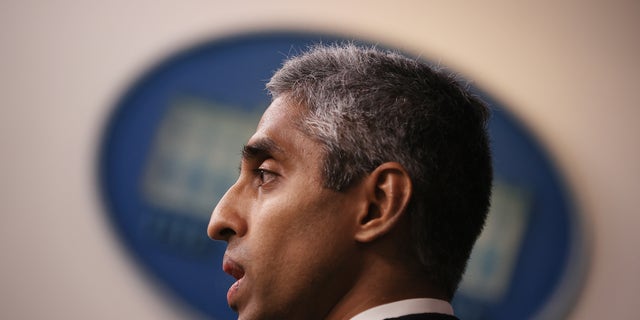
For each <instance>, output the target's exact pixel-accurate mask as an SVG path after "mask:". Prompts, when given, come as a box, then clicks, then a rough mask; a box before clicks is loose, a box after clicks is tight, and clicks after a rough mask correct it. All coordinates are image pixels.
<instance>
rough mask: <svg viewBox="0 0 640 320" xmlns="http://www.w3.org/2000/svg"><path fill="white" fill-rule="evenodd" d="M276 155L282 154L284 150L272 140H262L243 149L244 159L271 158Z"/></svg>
mask: <svg viewBox="0 0 640 320" xmlns="http://www.w3.org/2000/svg"><path fill="white" fill-rule="evenodd" d="M274 153H282V149H280V147H279V146H278V145H277V144H276V143H275V142H274V141H273V140H271V139H269V138H261V139H259V140H256V141H253V142H252V143H250V144H247V145H245V146H244V147H242V159H244V160H249V159H257V158H271V157H273V154H274Z"/></svg>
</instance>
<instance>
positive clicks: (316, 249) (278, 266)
mask: <svg viewBox="0 0 640 320" xmlns="http://www.w3.org/2000/svg"><path fill="white" fill-rule="evenodd" d="M299 111H300V109H299V107H298V106H293V105H290V104H288V103H286V102H285V101H283V100H282V99H276V100H274V101H273V103H272V104H271V106H270V107H269V108H268V109H267V110H266V111H265V113H264V115H263V117H262V119H261V120H260V123H259V125H258V128H257V130H256V133H255V134H254V135H253V136H252V137H251V138H250V139H249V142H248V143H247V146H246V147H245V149H244V151H243V157H242V163H241V169H240V176H239V178H238V180H237V182H236V183H235V184H234V185H233V186H232V187H231V188H230V189H229V190H228V191H227V193H226V194H225V196H224V197H223V198H222V199H221V200H220V202H219V203H218V205H217V206H216V208H215V210H214V211H213V214H212V216H211V221H210V223H209V227H208V234H209V236H210V237H211V238H214V239H218V240H225V241H227V242H228V246H227V250H226V253H225V257H224V262H223V269H224V270H225V272H227V273H229V274H231V275H232V276H233V277H234V278H236V279H237V280H238V281H237V282H236V283H234V284H233V285H232V286H231V288H230V289H229V292H228V294H227V301H228V303H229V305H230V306H231V308H233V309H234V310H236V311H237V312H238V313H239V318H240V319H287V318H289V319H313V318H324V316H326V314H327V312H329V311H330V310H331V308H332V307H333V306H334V305H335V304H336V303H337V302H338V301H339V300H340V299H341V298H342V297H343V296H344V295H345V294H346V292H347V291H348V289H349V288H350V286H351V285H352V283H353V281H354V278H355V276H354V272H355V270H356V269H357V263H356V262H354V261H355V258H354V256H355V249H356V242H355V240H354V239H353V237H352V233H353V228H354V225H355V222H356V221H355V218H354V217H355V214H353V212H354V210H356V204H354V201H350V199H351V200H353V199H352V198H351V194H350V192H353V191H347V192H343V193H340V192H335V191H332V190H329V189H326V188H324V187H323V186H322V185H323V184H322V181H323V180H322V178H321V165H322V159H323V155H322V149H321V145H320V144H319V143H318V142H316V141H314V140H312V139H310V138H309V137H307V136H305V135H304V134H303V133H302V132H301V131H299V130H298V129H297V126H296V125H297V124H298V123H300V121H301V120H300V113H299Z"/></svg>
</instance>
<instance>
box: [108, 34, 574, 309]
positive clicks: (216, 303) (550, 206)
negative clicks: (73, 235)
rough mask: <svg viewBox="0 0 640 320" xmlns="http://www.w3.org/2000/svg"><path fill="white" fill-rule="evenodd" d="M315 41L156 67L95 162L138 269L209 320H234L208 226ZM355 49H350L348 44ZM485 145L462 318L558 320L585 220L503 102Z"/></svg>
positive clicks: (205, 52)
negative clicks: (487, 180)
mask: <svg viewBox="0 0 640 320" xmlns="http://www.w3.org/2000/svg"><path fill="white" fill-rule="evenodd" d="M341 40H344V39H340V38H338V37H334V36H328V35H320V34H311V33H286V32H276V33H260V34H250V35H242V36H236V37H229V38H225V39H218V40H214V41H211V42H207V43H203V44H200V45H197V46H195V47H192V48H189V49H187V50H184V51H182V52H178V53H177V54H175V55H173V56H171V57H169V58H168V59H166V60H164V61H162V62H161V63H159V64H157V65H155V67H153V68H152V69H151V70H149V71H148V72H147V73H146V74H144V75H143V76H142V77H141V78H140V79H139V80H138V81H136V82H135V83H134V84H133V85H132V86H131V87H130V88H129V90H128V91H127V92H126V93H125V94H124V95H123V96H122V98H121V99H120V100H119V101H118V103H117V105H116V106H115V108H114V111H113V113H112V114H111V117H110V119H109V120H108V124H107V126H106V127H105V131H104V136H103V141H102V145H101V148H100V155H99V184H100V188H101V193H102V198H103V200H104V201H103V202H104V204H105V206H106V208H107V213H108V215H109V217H110V220H111V221H112V225H113V228H114V230H116V231H117V234H118V235H119V237H120V239H121V240H122V242H123V243H124V244H125V246H126V247H127V248H128V249H129V251H130V253H131V255H132V256H133V257H134V258H135V259H136V260H137V262H138V263H139V265H140V266H142V268H143V269H144V270H145V271H147V272H148V273H150V274H151V275H152V277H153V278H155V279H157V280H158V281H160V282H161V283H163V284H164V285H165V286H166V287H168V288H169V290H170V291H172V292H173V293H175V296H177V297H179V298H181V299H182V300H183V301H185V302H186V303H187V304H189V305H191V306H193V307H194V308H196V309H197V310H199V311H200V312H201V313H202V314H204V315H206V316H208V317H210V318H212V319H233V318H235V317H236V315H235V314H234V313H233V312H232V311H231V310H230V309H229V307H228V306H227V304H226V291H227V289H228V288H229V286H230V285H231V284H232V282H233V281H232V280H233V279H232V278H231V277H229V276H227V275H226V274H225V273H224V272H222V270H221V264H222V255H223V253H224V249H225V244H224V243H219V242H214V241H211V240H209V239H208V238H207V235H206V227H207V224H208V219H209V215H210V213H211V211H212V209H213V208H214V206H215V204H216V203H217V201H218V200H219V199H220V198H221V196H222V195H223V194H224V192H225V191H226V189H227V188H228V187H229V186H231V184H232V183H233V182H234V181H235V178H236V176H237V165H238V161H239V154H240V148H241V146H242V145H243V144H244V143H245V142H246V140H247V139H248V138H249V136H250V135H251V134H252V132H253V131H254V129H255V126H256V125H257V122H258V119H259V117H260V115H261V114H262V112H263V111H264V109H265V108H266V107H267V106H268V105H269V102H270V98H269V97H268V95H267V93H266V91H265V90H264V84H265V83H266V81H267V80H268V79H269V78H270V77H271V75H272V73H273V72H274V71H275V70H276V69H277V68H278V67H279V66H280V64H281V63H282V61H283V60H284V59H285V58H286V57H287V56H290V55H292V54H295V53H298V52H301V51H304V49H305V48H306V47H307V46H309V45H311V44H315V43H319V42H322V43H332V42H335V41H341ZM349 40H352V39H349ZM474 90H475V91H476V92H477V93H478V94H479V95H480V96H482V97H483V98H484V99H485V100H486V101H487V102H489V103H490V104H491V106H492V109H493V116H492V120H491V123H490V135H491V140H492V148H493V153H494V166H495V188H494V196H493V199H492V209H491V213H490V216H489V221H488V224H487V226H486V228H485V231H484V232H483V235H482V236H481V238H480V239H479V241H478V243H477V245H476V248H475V249H474V252H473V254H472V258H471V260H470V262H469V266H468V268H467V272H466V274H465V277H464V280H463V282H462V284H461V285H460V289H459V291H458V294H457V295H456V297H455V299H454V302H453V304H454V308H455V310H456V314H457V315H458V316H459V317H460V318H461V319H466V320H473V319H525V318H531V317H534V316H539V317H548V316H551V317H562V316H563V315H564V313H565V312H567V311H568V310H569V306H570V305H571V303H572V299H574V298H575V295H576V293H577V290H578V286H579V284H580V281H581V278H580V277H579V275H580V274H582V273H583V271H584V267H583V265H584V239H583V234H582V232H583V231H582V228H581V224H580V223H581V221H580V219H579V216H577V215H576V213H575V212H574V211H573V205H572V202H571V199H570V197H569V193H568V192H567V191H566V189H565V187H564V185H563V182H562V180H561V178H560V177H559V176H558V174H557V173H556V171H555V168H554V167H553V166H552V164H551V163H550V162H549V160H548V157H547V156H546V154H545V152H544V150H543V149H542V148H541V147H540V146H539V145H538V144H537V143H536V142H535V141H534V139H533V138H532V137H531V136H530V135H529V134H528V133H527V131H526V129H525V127H524V126H522V125H521V124H520V123H518V122H517V121H515V120H514V119H513V118H512V117H511V116H510V115H509V114H507V113H506V110H505V109H504V108H503V107H501V106H500V104H499V103H497V102H496V101H494V100H493V99H491V97H489V96H487V95H486V94H484V93H482V92H480V91H478V90H477V89H474Z"/></svg>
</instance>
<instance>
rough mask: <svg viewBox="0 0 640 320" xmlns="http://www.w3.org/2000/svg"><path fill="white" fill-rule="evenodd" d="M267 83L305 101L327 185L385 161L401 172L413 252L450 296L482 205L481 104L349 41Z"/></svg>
mask: <svg viewBox="0 0 640 320" xmlns="http://www.w3.org/2000/svg"><path fill="white" fill-rule="evenodd" d="M267 89H268V90H269V91H270V92H271V94H272V96H273V98H276V97H283V98H285V99H287V100H288V101H289V102H291V103H296V104H299V105H301V106H304V107H305V109H306V111H307V112H305V116H304V120H303V123H302V124H301V130H302V131H303V132H305V133H306V134H307V135H308V136H310V137H311V138H313V139H316V140H317V141H319V142H320V143H322V145H323V146H324V154H325V158H324V164H323V172H322V175H323V178H324V184H325V187H327V188H331V189H334V190H338V191H341V190H345V189H346V188H349V186H350V185H351V184H352V183H353V182H355V181H357V180H358V179H360V178H362V177H363V176H365V175H366V174H368V173H370V172H371V171H373V170H374V169H375V168H376V167H378V166H379V165H381V164H382V163H385V162H389V161H395V162H398V163H400V164H401V165H402V166H403V167H404V168H405V169H406V170H407V172H408V173H409V175H410V177H411V179H412V183H413V184H414V191H415V192H414V194H413V195H412V198H411V201H410V205H409V208H408V214H409V216H410V219H411V222H412V230H411V235H412V239H413V242H414V246H415V253H416V254H417V256H418V258H419V259H420V262H421V263H422V264H423V266H424V267H425V271H426V272H427V274H429V275H430V276H431V278H432V279H431V281H432V282H433V284H434V285H439V286H440V287H441V288H442V289H443V290H446V292H447V293H448V294H450V295H453V292H454V291H455V289H456V287H457V285H458V283H459V281H460V278H461V276H462V273H463V272H464V269H465V266H466V261H467V259H468V256H469V254H470V251H471V248H472V247H473V243H474V242H475V240H476V238H477V237H478V235H479V233H480V231H481V230H482V227H483V225H484V221H485V219H486V214H487V210H488V206H489V196H490V190H491V180H492V167H491V156H490V152H489V146H488V138H487V133H486V122H487V118H488V114H489V113H488V108H487V107H486V106H485V105H484V103H483V102H481V101H480V100H479V99H478V98H476V97H475V96H473V95H472V94H470V93H469V91H468V90H466V89H465V88H464V87H463V86H462V85H460V84H459V83H458V82H457V81H456V79H455V77H454V76H451V75H448V74H445V73H443V72H440V71H437V70H434V68H431V67H429V66H428V65H427V64H425V63H423V62H420V61H418V60H416V59H409V58H407V57H405V56H403V55H401V54H398V53H394V52H389V51H382V50H379V49H376V48H364V47H359V46H356V45H354V44H351V43H347V44H342V45H333V46H321V45H320V46H315V47H313V48H311V49H310V51H308V52H307V53H304V54H303V55H301V56H298V57H294V58H292V59H289V60H288V61H286V62H285V63H284V65H283V66H282V68H281V69H280V70H278V71H277V72H276V73H275V74H274V76H273V77H272V78H271V80H270V81H269V83H268V84H267Z"/></svg>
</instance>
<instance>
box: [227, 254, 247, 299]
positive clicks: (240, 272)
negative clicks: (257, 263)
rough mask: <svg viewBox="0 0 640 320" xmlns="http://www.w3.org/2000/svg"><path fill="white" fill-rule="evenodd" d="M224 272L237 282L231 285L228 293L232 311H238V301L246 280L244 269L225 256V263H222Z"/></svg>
mask: <svg viewBox="0 0 640 320" xmlns="http://www.w3.org/2000/svg"><path fill="white" fill-rule="evenodd" d="M222 270H223V271H224V272H225V273H227V274H229V275H231V276H232V277H234V278H235V279H236V282H235V283H234V284H232V285H231V287H230V288H229V291H228V292H227V302H228V303H229V306H230V307H231V308H232V309H234V310H236V309H237V306H236V300H237V296H238V290H239V289H240V284H241V282H242V278H244V269H243V268H242V266H241V265H240V264H238V263H237V262H235V261H233V260H231V259H230V258H227V256H225V257H224V261H223V262H222Z"/></svg>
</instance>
